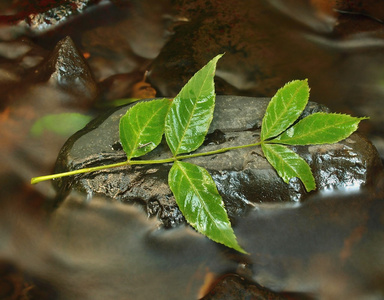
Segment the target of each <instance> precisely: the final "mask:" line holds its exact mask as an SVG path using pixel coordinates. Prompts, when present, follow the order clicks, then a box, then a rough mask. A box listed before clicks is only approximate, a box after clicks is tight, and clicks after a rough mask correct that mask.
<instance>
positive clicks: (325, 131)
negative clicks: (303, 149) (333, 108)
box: [270, 112, 367, 145]
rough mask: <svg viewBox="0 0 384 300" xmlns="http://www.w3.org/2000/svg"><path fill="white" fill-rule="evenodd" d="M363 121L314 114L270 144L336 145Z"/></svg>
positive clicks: (335, 115) (353, 118)
mask: <svg viewBox="0 0 384 300" xmlns="http://www.w3.org/2000/svg"><path fill="white" fill-rule="evenodd" d="M365 119H367V118H355V117H351V116H349V115H343V114H336V113H330V114H328V113H321V112H320V113H314V114H312V115H309V116H308V117H305V118H304V119H302V120H300V121H299V122H298V123H297V124H295V125H294V126H292V127H291V128H289V129H288V130H287V131H285V132H284V133H283V134H281V135H280V136H278V137H277V138H276V139H273V140H271V141H270V142H271V143H280V144H287V145H315V144H332V143H337V142H339V141H341V140H343V139H345V138H347V137H348V136H350V135H351V134H352V133H353V132H354V131H356V130H357V127H358V125H359V122H360V121H361V120H365Z"/></svg>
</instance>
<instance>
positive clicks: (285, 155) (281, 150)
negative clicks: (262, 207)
mask: <svg viewBox="0 0 384 300" xmlns="http://www.w3.org/2000/svg"><path fill="white" fill-rule="evenodd" d="M261 148H262V150H263V152H264V155H265V157H266V158H267V160H268V162H269V163H270V164H271V165H272V166H273V167H274V168H275V169H276V171H277V173H278V174H279V176H280V177H281V178H282V179H283V180H284V182H285V183H289V180H290V179H291V178H294V177H297V178H299V179H300V180H301V181H302V182H303V184H304V186H305V189H306V190H307V191H308V192H309V191H312V190H314V189H316V183H315V179H314V178H313V175H312V171H311V168H310V167H309V165H308V164H307V162H306V161H305V160H304V159H302V158H301V157H300V156H299V155H297V154H296V153H295V152H293V151H292V150H291V149H289V148H288V147H286V146H283V145H279V144H266V143H263V144H261Z"/></svg>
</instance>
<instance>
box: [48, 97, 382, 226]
mask: <svg viewBox="0 0 384 300" xmlns="http://www.w3.org/2000/svg"><path fill="white" fill-rule="evenodd" d="M268 101H269V100H268V99H257V98H249V97H236V96H218V97H217V101H216V108H215V113H214V118H213V121H212V124H211V127H210V131H209V134H208V136H207V139H206V141H205V143H204V145H203V146H202V147H200V149H198V150H197V152H205V151H210V150H214V149H218V148H222V147H230V146H235V145H243V144H249V143H252V142H255V141H257V140H258V138H259V133H260V125H261V120H262V117H263V115H264V112H265V109H266V106H267V104H268ZM127 108H128V107H122V108H120V109H118V110H116V111H113V112H111V113H109V114H106V115H104V116H102V117H100V118H98V119H96V120H94V121H93V122H91V123H90V124H89V125H88V126H86V128H84V129H83V130H82V131H80V132H78V133H77V134H75V135H74V136H72V137H71V138H70V139H69V140H68V141H67V143H66V144H65V145H64V147H63V148H62V150H61V153H60V155H59V157H58V160H57V164H56V169H55V172H64V171H69V170H75V169H79V168H85V167H90V166H99V165H105V164H110V163H114V162H120V161H124V160H126V156H125V153H124V152H123V150H122V147H121V144H120V142H119V132H118V124H119V119H120V117H121V116H122V115H123V114H125V112H126V110H127ZM322 109H324V108H323V107H321V106H319V105H317V104H314V103H311V104H309V106H308V107H307V108H306V110H305V112H304V114H309V113H312V112H313V111H318V110H322ZM294 149H295V150H296V151H297V152H298V153H299V154H300V155H301V156H302V157H303V158H304V159H305V160H306V161H307V162H308V163H309V164H310V166H311V168H312V170H313V174H314V177H315V180H316V183H317V186H318V191H319V192H323V191H328V190H338V189H340V190H347V189H359V188H361V187H362V186H366V185H372V184H373V183H374V180H375V176H376V174H377V173H378V171H381V168H382V165H381V161H380V159H379V157H378V155H377V151H376V149H375V148H374V147H373V146H372V144H371V143H370V142H368V141H367V140H365V139H364V138H363V137H361V136H360V135H359V134H356V133H355V134H353V135H352V136H350V137H349V138H348V139H346V140H344V141H342V142H340V143H337V144H333V145H321V146H309V147H307V146H305V147H304V146H302V147H294ZM170 156H171V153H170V151H169V150H168V148H167V147H166V145H165V143H164V142H163V143H162V144H161V145H160V146H159V147H158V148H157V149H155V150H154V151H152V152H150V153H149V154H147V155H146V156H144V157H143V159H161V158H166V157H170ZM186 161H189V162H191V163H195V164H198V165H200V166H203V167H205V168H206V169H207V170H208V171H209V172H210V173H211V175H212V176H213V178H214V180H215V182H216V185H217V187H218V190H219V192H220V194H221V195H222V196H223V199H224V201H225V204H226V208H227V210H228V214H229V216H230V217H235V216H239V215H243V214H244V213H245V212H246V211H247V210H248V208H250V207H252V206H255V205H256V204H259V203H276V202H287V201H288V202H300V201H303V200H305V199H306V198H307V197H308V193H307V192H306V191H305V189H304V187H303V185H302V183H301V182H300V181H299V180H296V179H293V180H291V182H290V184H286V183H284V182H283V181H282V179H281V178H280V177H279V176H278V175H277V173H276V172H275V170H274V169H273V168H272V167H271V166H270V164H269V163H268V162H267V160H266V159H265V158H264V156H263V154H262V152H261V149H260V148H259V147H255V148H246V149H238V150H233V151H228V152H226V153H222V154H218V155H212V156H205V157H198V158H192V159H188V160H186ZM170 167H171V164H164V165H138V166H131V167H120V168H115V169H108V170H102V171H98V172H93V173H90V174H84V175H79V176H74V177H65V178H62V179H60V180H58V181H56V182H55V185H56V187H57V189H58V190H59V191H60V193H59V200H60V198H63V197H64V196H65V195H66V194H67V193H68V192H69V191H70V190H71V189H75V190H79V191H83V192H85V193H87V194H88V195H89V196H90V197H91V196H92V195H94V194H101V195H104V196H106V197H108V198H110V199H113V200H117V201H121V202H127V203H138V204H140V205H143V206H144V208H145V209H146V211H147V213H148V215H150V216H153V215H157V216H158V217H159V218H160V220H161V221H162V223H163V224H164V225H165V226H166V227H173V226H176V225H177V224H179V223H183V222H184V218H183V216H182V214H181V212H180V211H179V209H178V207H177V205H176V202H175V200H174V197H173V195H172V193H171V191H170V189H169V187H168V184H167V178H168V171H169V169H170Z"/></svg>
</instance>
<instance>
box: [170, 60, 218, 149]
mask: <svg viewBox="0 0 384 300" xmlns="http://www.w3.org/2000/svg"><path fill="white" fill-rule="evenodd" d="M222 56H223V54H220V55H217V56H216V57H214V58H213V59H212V60H211V61H210V62H208V64H207V65H205V66H204V67H203V68H202V69H201V70H199V71H198V72H197V73H196V74H195V75H193V77H192V78H191V79H190V80H189V81H188V83H187V84H186V85H185V86H184V87H183V88H182V89H181V91H180V93H179V94H178V95H177V96H176V97H175V98H174V99H173V102H172V105H171V107H170V110H169V113H168V114H167V117H166V121H165V137H166V140H167V143H168V145H169V148H170V149H171V151H172V153H173V155H175V156H176V155H178V154H181V153H188V152H191V151H194V150H196V149H197V148H198V147H200V146H201V144H202V143H203V142H204V138H205V136H206V134H207V132H208V128H209V125H210V124H211V121H212V118H213V110H214V107H215V86H214V80H213V78H214V75H215V70H216V64H217V61H218V60H219V59H220V57H222Z"/></svg>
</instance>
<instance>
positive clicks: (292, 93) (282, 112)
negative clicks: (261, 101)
mask: <svg viewBox="0 0 384 300" xmlns="http://www.w3.org/2000/svg"><path fill="white" fill-rule="evenodd" d="M308 99H309V86H308V80H307V79H305V80H294V81H290V82H288V83H286V84H285V85H284V86H283V87H282V88H280V89H279V90H278V91H277V92H276V94H275V95H274V96H273V97H272V99H271V101H270V102H269V104H268V107H267V110H266V112H265V115H264V118H263V121H262V126H261V134H260V138H261V140H262V141H265V140H268V139H270V138H273V137H276V136H278V135H279V134H280V133H282V132H283V131H284V130H286V129H287V128H288V127H289V126H290V125H292V124H293V123H294V122H295V121H296V120H297V118H298V117H299V116H300V114H301V113H302V112H303V110H304V108H305V106H306V105H307V103H308Z"/></svg>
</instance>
